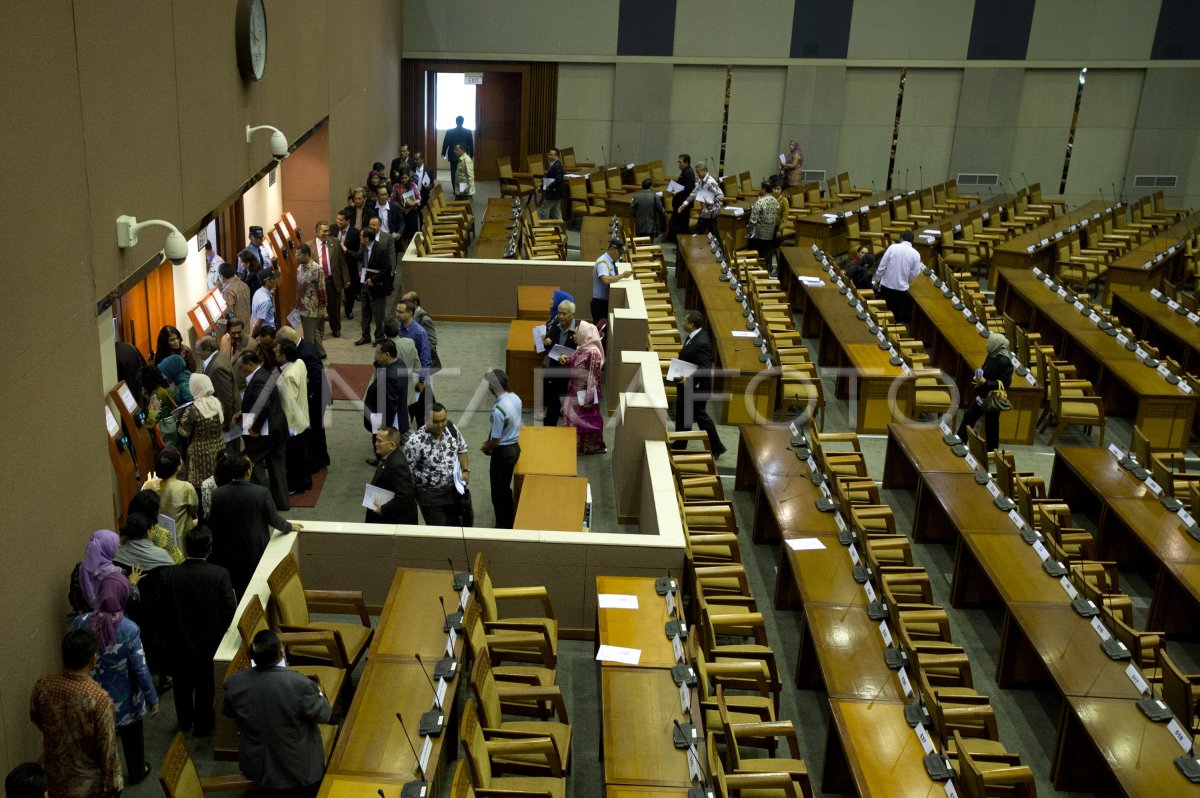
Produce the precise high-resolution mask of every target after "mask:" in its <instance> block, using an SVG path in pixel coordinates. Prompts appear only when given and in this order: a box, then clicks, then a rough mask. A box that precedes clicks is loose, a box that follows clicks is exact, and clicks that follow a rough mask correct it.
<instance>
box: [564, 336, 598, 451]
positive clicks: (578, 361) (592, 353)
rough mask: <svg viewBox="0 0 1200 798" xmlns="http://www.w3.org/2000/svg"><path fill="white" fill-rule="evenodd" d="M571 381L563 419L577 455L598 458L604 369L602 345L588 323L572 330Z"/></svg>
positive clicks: (568, 362)
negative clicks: (601, 386) (573, 349)
mask: <svg viewBox="0 0 1200 798" xmlns="http://www.w3.org/2000/svg"><path fill="white" fill-rule="evenodd" d="M567 365H569V366H570V367H571V380H570V382H568V383H567V401H566V404H565V405H564V406H563V418H565V419H566V423H567V426H568V427H574V428H575V451H576V452H577V453H578V454H601V453H603V452H605V451H607V449H606V447H605V445H604V415H603V413H601V412H600V369H601V368H602V367H603V366H604V345H603V344H602V343H601V342H600V331H599V330H597V329H596V325H594V324H592V323H591V322H587V321H581V322H579V324H578V325H577V326H576V328H575V354H573V355H571V359H570V360H569V361H567Z"/></svg>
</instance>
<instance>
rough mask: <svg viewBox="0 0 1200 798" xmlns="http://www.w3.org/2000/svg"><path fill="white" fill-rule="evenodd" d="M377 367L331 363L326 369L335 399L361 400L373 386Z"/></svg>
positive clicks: (363, 364)
mask: <svg viewBox="0 0 1200 798" xmlns="http://www.w3.org/2000/svg"><path fill="white" fill-rule="evenodd" d="M374 371H375V367H374V366H372V365H371V364H369V363H330V364H329V365H328V366H326V367H325V374H326V375H328V377H329V392H330V394H331V395H332V396H333V398H334V399H350V400H360V399H362V398H363V395H364V394H366V392H367V386H368V385H370V384H371V374H372V373H373V372H374Z"/></svg>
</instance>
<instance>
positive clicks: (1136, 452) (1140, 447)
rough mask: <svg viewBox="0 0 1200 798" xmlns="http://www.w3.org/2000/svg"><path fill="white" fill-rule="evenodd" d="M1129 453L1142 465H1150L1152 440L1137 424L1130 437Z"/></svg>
mask: <svg viewBox="0 0 1200 798" xmlns="http://www.w3.org/2000/svg"><path fill="white" fill-rule="evenodd" d="M1129 452H1130V454H1132V455H1133V456H1134V457H1136V458H1137V461H1138V462H1139V463H1141V464H1142V465H1150V439H1149V438H1147V437H1146V435H1145V433H1143V432H1142V428H1141V427H1139V426H1138V425H1137V424H1134V425H1133V433H1132V434H1131V435H1130V440H1129Z"/></svg>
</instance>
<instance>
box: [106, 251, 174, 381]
mask: <svg viewBox="0 0 1200 798" xmlns="http://www.w3.org/2000/svg"><path fill="white" fill-rule="evenodd" d="M173 268H174V267H173V266H172V265H171V262H170V261H163V262H162V264H161V265H160V266H159V267H158V268H157V269H155V270H154V271H152V272H150V273H149V274H148V275H146V279H144V280H142V281H141V282H140V283H138V284H137V285H135V286H133V287H132V288H130V289H129V290H128V291H126V292H125V293H124V294H122V295H121V299H120V305H119V311H120V325H119V329H120V331H121V340H122V341H126V342H128V343H131V344H133V345H134V346H136V347H137V348H138V350H139V351H140V352H141V353H142V354H143V355H144V356H145V357H146V358H147V359H149V357H150V354H151V351H152V350H153V349H154V345H155V343H157V341H158V331H159V330H160V329H162V327H163V325H166V324H171V325H174V324H175V275H174V271H173ZM116 310H117V309H116V308H115V309H114V311H116ZM184 334H185V335H186V333H184Z"/></svg>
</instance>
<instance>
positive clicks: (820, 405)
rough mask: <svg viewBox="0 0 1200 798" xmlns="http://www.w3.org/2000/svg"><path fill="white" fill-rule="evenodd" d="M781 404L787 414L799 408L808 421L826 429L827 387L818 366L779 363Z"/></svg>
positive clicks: (818, 427)
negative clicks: (818, 371)
mask: <svg viewBox="0 0 1200 798" xmlns="http://www.w3.org/2000/svg"><path fill="white" fill-rule="evenodd" d="M779 367H780V371H779V406H780V408H781V411H782V412H783V413H784V414H785V415H786V414H787V413H790V412H792V411H793V410H796V409H799V411H800V415H801V416H802V417H803V418H804V419H806V422H805V423H807V421H815V422H816V427H817V429H821V430H823V429H825V388H824V386H823V385H822V384H821V376H820V374H818V373H817V367H816V366H815V365H813V364H811V363H809V364H805V365H786V366H785V365H783V364H782V363H780V364H779Z"/></svg>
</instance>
